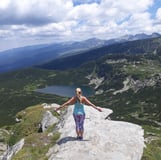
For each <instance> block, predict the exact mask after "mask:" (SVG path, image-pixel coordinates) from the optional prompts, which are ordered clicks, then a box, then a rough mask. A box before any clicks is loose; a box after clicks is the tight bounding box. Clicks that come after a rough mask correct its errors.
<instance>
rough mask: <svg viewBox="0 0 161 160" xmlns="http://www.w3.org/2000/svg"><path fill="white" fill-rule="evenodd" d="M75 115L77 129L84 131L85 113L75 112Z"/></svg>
mask: <svg viewBox="0 0 161 160" xmlns="http://www.w3.org/2000/svg"><path fill="white" fill-rule="evenodd" d="M73 117H74V120H75V125H76V130H77V131H79V132H83V131H84V119H85V114H73Z"/></svg>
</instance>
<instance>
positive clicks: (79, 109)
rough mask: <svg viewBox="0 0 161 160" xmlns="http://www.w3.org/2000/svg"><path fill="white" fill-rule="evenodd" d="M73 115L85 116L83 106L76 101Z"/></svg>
mask: <svg viewBox="0 0 161 160" xmlns="http://www.w3.org/2000/svg"><path fill="white" fill-rule="evenodd" d="M73 114H77V115H80V114H81V115H83V114H85V112H84V105H83V104H82V103H80V102H79V101H78V100H77V102H76V103H75V105H74V111H73Z"/></svg>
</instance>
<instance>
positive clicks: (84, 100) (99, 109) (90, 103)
mask: <svg viewBox="0 0 161 160" xmlns="http://www.w3.org/2000/svg"><path fill="white" fill-rule="evenodd" d="M83 102H84V103H85V104H86V105H89V106H92V107H93V108H94V109H97V110H98V111H100V112H102V109H101V108H99V107H97V106H95V105H94V104H93V103H92V102H90V101H89V100H88V99H87V98H86V97H83Z"/></svg>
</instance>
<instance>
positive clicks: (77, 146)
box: [47, 106, 144, 160]
mask: <svg viewBox="0 0 161 160" xmlns="http://www.w3.org/2000/svg"><path fill="white" fill-rule="evenodd" d="M72 110H73V106H69V107H68V110H67V113H66V114H65V115H64V116H63V117H62V120H61V122H60V123H59V125H58V128H59V132H61V137H60V139H59V140H58V142H57V144H56V145H55V146H53V147H52V148H50V149H49V151H48V153H47V156H48V157H49V160H54V159H56V160H75V159H76V160H82V159H83V160H100V159H102V160H141V157H142V153H143V148H144V138H143V134H144V131H143V129H142V128H141V127H140V126H139V125H135V124H132V123H128V122H122V121H112V120H108V118H107V117H108V116H109V115H110V114H111V113H112V110H109V109H105V108H104V109H103V112H98V111H97V110H95V109H93V108H92V107H90V106H85V111H86V119H85V125H84V127H85V131H84V137H83V140H82V141H79V140H76V133H75V124H74V120H73V116H72Z"/></svg>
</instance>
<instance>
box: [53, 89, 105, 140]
mask: <svg viewBox="0 0 161 160" xmlns="http://www.w3.org/2000/svg"><path fill="white" fill-rule="evenodd" d="M73 104H74V110H73V117H74V120H75V124H76V133H77V139H79V140H82V139H83V132H84V119H85V111H84V104H86V105H89V106H92V107H93V108H94V109H96V110H98V111H100V112H102V109H101V108H99V107H96V106H95V105H94V104H93V103H91V102H90V101H89V100H88V99H87V98H86V97H85V96H83V95H82V91H81V89H80V88H76V96H74V97H72V98H71V99H70V100H68V101H67V102H65V103H64V104H62V105H61V106H60V107H58V108H57V109H56V111H57V110H59V109H61V108H63V107H65V106H68V105H73Z"/></svg>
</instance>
